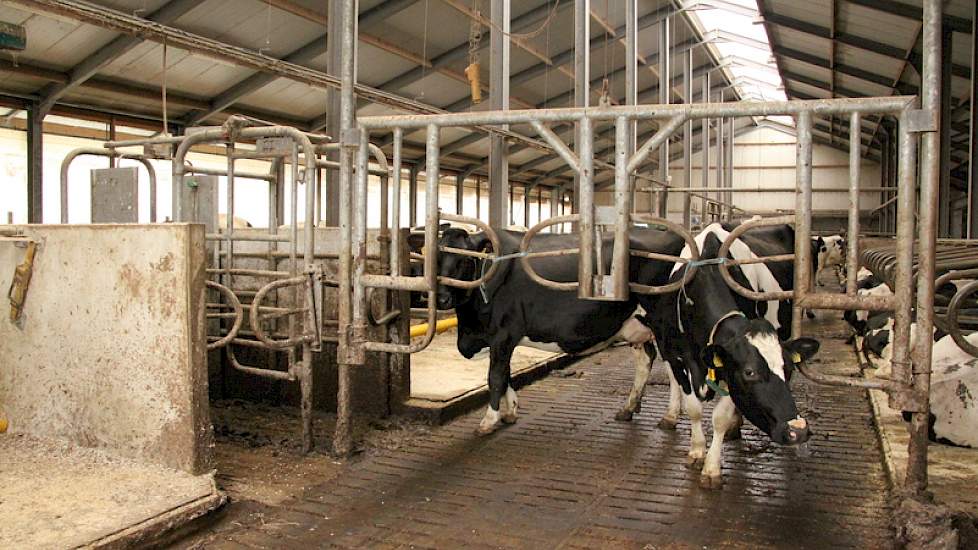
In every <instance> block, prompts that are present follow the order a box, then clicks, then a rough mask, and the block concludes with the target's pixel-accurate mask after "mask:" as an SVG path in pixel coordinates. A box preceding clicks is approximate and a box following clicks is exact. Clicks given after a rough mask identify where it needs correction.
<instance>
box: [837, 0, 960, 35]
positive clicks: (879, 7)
mask: <svg viewBox="0 0 978 550" xmlns="http://www.w3.org/2000/svg"><path fill="white" fill-rule="evenodd" d="M846 2H848V3H850V4H853V5H856V6H863V7H865V8H869V9H871V10H876V11H880V12H883V13H888V14H890V15H896V16H898V17H903V18H905V19H912V20H914V21H917V22H920V21H923V19H924V12H923V10H921V9H920V8H918V7H917V6H912V5H910V4H904V3H903V2H895V1H894V0H846ZM943 24H944V27H950V29H951V30H952V31H954V32H959V33H962V34H971V21H969V20H967V19H965V18H963V17H958V16H956V15H948V14H944V21H943Z"/></svg>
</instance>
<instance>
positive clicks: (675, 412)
mask: <svg viewBox="0 0 978 550" xmlns="http://www.w3.org/2000/svg"><path fill="white" fill-rule="evenodd" d="M666 372H668V373H669V408H668V409H666V414H665V415H664V416H663V417H662V418H661V419H659V428H660V429H663V430H675V429H676V424H678V423H679V413H680V412H682V397H683V390H682V388H681V387H680V386H679V382H677V381H676V375H675V374H673V372H672V368H671V367H670V368H668V369H666Z"/></svg>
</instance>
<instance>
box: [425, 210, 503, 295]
mask: <svg viewBox="0 0 978 550" xmlns="http://www.w3.org/2000/svg"><path fill="white" fill-rule="evenodd" d="M440 217H441V219H442V220H448V221H451V222H459V223H467V224H470V225H474V226H476V227H478V228H479V229H482V230H483V231H484V232H485V233H486V236H487V237H489V242H491V243H492V250H493V254H492V256H491V257H492V258H493V260H495V258H496V257H498V256H499V248H500V244H499V236H498V235H496V232H495V231H494V230H493V229H492V228H491V227H489V224H487V223H485V222H483V221H482V220H479V219H477V218H470V217H468V216H459V215H457V214H447V213H442V214H440ZM438 249H439V250H441V247H438ZM468 252H469V251H460V250H459V251H454V249H453V251H452V252H451V253H452V254H459V255H462V256H477V255H476V254H469V253H468ZM481 255H482V253H479V255H478V256H477V257H479V256H481ZM498 268H499V265H498V263H497V262H495V261H493V262H492V265H490V266H489V270H488V271H486V273H485V275H483V276H481V277H479V278H478V279H476V280H474V281H463V280H461V279H453V278H451V277H443V276H440V275H439V276H438V277H437V281H438V283H439V284H443V285H445V286H450V287H454V288H462V289H467V290H470V289H473V288H477V287H478V286H479V285H483V284H485V283H486V282H487V281H489V279H492V276H493V275H495V274H496V270H497V269H498Z"/></svg>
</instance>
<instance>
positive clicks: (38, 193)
mask: <svg viewBox="0 0 978 550" xmlns="http://www.w3.org/2000/svg"><path fill="white" fill-rule="evenodd" d="M39 109H40V107H39V106H38V103H37V102H32V103H31V104H30V106H28V107H27V223H44V174H43V172H44V154H43V151H44V115H45V113H42V112H40V111H39ZM67 200H68V197H62V198H61V202H62V204H66V203H67ZM62 211H64V208H63V207H62Z"/></svg>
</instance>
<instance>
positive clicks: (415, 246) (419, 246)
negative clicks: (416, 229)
mask: <svg viewBox="0 0 978 550" xmlns="http://www.w3.org/2000/svg"><path fill="white" fill-rule="evenodd" d="M407 244H408V248H410V249H411V250H412V251H417V252H420V251H421V250H423V249H424V233H408V237H407Z"/></svg>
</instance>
